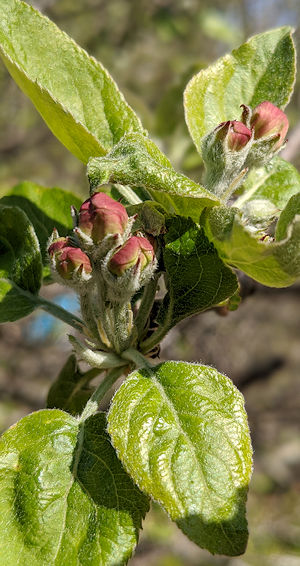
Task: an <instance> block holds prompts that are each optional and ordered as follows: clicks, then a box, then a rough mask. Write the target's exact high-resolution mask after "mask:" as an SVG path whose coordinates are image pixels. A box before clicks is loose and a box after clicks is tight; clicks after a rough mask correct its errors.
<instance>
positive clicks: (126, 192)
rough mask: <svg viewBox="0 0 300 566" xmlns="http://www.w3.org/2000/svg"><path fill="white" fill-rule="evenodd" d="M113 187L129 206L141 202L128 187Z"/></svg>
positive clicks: (117, 185)
mask: <svg viewBox="0 0 300 566" xmlns="http://www.w3.org/2000/svg"><path fill="white" fill-rule="evenodd" d="M115 187H116V188H117V189H118V191H119V193H120V194H121V195H122V197H124V198H125V199H126V200H127V202H129V203H130V204H140V203H141V202H143V201H142V200H141V199H140V197H138V196H137V194H136V193H135V192H134V191H133V190H132V189H131V187H129V186H128V185H119V184H118V183H116V184H115Z"/></svg>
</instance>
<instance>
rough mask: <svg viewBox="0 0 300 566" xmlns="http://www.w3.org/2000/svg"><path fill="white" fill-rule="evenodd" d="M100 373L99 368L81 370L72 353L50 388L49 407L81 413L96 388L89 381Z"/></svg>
mask: <svg viewBox="0 0 300 566" xmlns="http://www.w3.org/2000/svg"><path fill="white" fill-rule="evenodd" d="M98 373H100V370H99V369H91V370H89V371H87V372H85V373H84V372H81V371H80V369H79V367H78V363H77V358H76V356H75V355H74V354H71V356H69V358H68V359H67V361H66V363H65V365H64V366H63V368H62V369H61V371H60V372H59V375H58V377H57V379H56V380H55V381H54V383H53V384H52V385H51V387H50V389H49V393H48V397H47V408H48V409H62V410H64V411H67V412H68V413H71V415H80V414H81V413H82V411H83V409H84V407H85V405H86V403H87V402H88V400H89V398H90V397H91V395H92V393H93V390H94V388H92V387H90V386H89V382H90V381H91V380H92V379H93V378H94V377H96V375H97V374H98Z"/></svg>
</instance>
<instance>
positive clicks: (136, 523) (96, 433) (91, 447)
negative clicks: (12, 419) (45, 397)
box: [0, 410, 148, 566]
mask: <svg viewBox="0 0 300 566" xmlns="http://www.w3.org/2000/svg"><path fill="white" fill-rule="evenodd" d="M105 427H106V419H105V415H104V414H103V413H102V414H97V415H95V416H93V417H91V418H90V419H88V420H87V421H86V422H85V424H84V425H82V428H80V425H79V422H78V420H77V419H75V418H74V417H72V416H71V415H68V414H66V413H63V412H62V411H59V410H43V411H38V412H36V413H33V414H31V415H29V416H28V417H25V418H23V419H22V420H21V421H20V422H19V423H17V424H16V425H15V426H14V427H12V428H11V429H9V430H8V431H7V432H6V433H5V434H4V435H3V437H2V440H1V441H0V458H1V460H0V462H1V464H0V491H1V497H0V533H1V536H0V562H1V563H2V564H5V566H16V564H22V565H23V564H24V566H25V565H27V564H30V565H31V566H41V565H42V564H45V565H47V566H66V565H68V566H77V565H78V564H80V565H81V566H87V565H90V564H97V565H99V566H115V565H116V564H123V563H126V561H127V560H128V558H129V557H130V556H131V553H132V551H133V549H134V546H135V544H136V542H137V537H138V529H139V528H140V526H141V520H142V518H143V517H144V515H145V513H146V511H147V510H148V500H147V498H146V497H145V496H144V495H143V494H142V493H140V492H139V490H138V488H137V487H136V486H135V485H134V484H133V482H132V481H131V479H130V478H129V477H128V476H127V474H126V472H125V471H124V470H123V469H122V467H121V464H120V462H119V460H118V459H117V456H116V454H115V452H114V450H113V448H112V446H111V444H110V440H109V437H108V435H107V433H106V431H105Z"/></svg>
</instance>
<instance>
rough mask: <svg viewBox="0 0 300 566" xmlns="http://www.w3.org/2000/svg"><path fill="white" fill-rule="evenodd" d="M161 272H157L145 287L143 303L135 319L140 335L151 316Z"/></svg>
mask: <svg viewBox="0 0 300 566" xmlns="http://www.w3.org/2000/svg"><path fill="white" fill-rule="evenodd" d="M159 276H160V273H155V275H154V276H153V278H152V279H151V281H149V283H148V285H147V286H146V287H145V290H144V293H143V297H142V300H141V304H140V307H139V310H138V313H137V316H136V319H135V326H136V329H137V332H138V336H139V335H140V333H141V332H142V331H143V330H144V328H145V325H146V322H147V320H148V318H149V315H150V312H151V309H152V305H153V302H154V299H155V295H156V289H157V283H158V279H159Z"/></svg>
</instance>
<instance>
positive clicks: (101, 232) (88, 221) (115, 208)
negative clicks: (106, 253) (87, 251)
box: [78, 193, 128, 244]
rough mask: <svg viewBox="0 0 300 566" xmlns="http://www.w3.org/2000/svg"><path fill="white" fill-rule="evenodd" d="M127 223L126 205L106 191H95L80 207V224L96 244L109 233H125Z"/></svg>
mask: <svg viewBox="0 0 300 566" xmlns="http://www.w3.org/2000/svg"><path fill="white" fill-rule="evenodd" d="M127 223H128V215H127V212H126V209H125V208H124V206H123V205H122V204H121V203H120V202H116V201H115V200H114V199H112V198H111V197H110V196H108V195H106V194H105V193H95V194H94V195H93V196H92V197H91V198H89V199H87V200H86V201H85V202H84V203H83V204H82V205H81V207H80V211H79V223H78V226H79V228H80V229H81V230H82V231H83V232H84V233H85V234H87V235H88V236H90V237H91V238H92V240H93V242H94V243H95V244H97V243H99V242H101V241H102V240H103V238H105V236H108V235H109V234H123V232H124V230H125V228H126V226H127Z"/></svg>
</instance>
